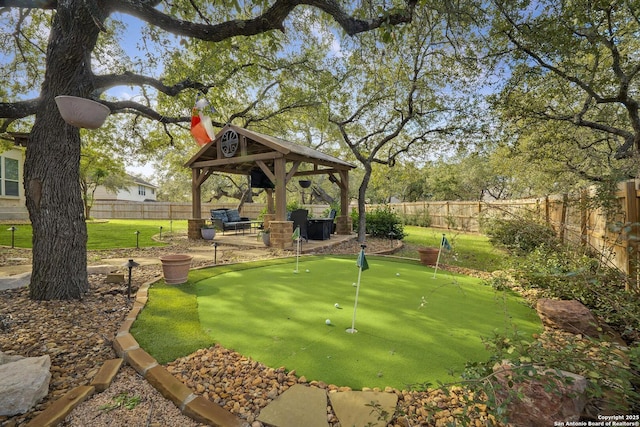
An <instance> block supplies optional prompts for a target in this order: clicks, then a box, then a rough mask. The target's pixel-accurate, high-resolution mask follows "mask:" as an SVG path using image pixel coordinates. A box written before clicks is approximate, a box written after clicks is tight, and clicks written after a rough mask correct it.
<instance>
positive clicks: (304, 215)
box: [291, 209, 309, 242]
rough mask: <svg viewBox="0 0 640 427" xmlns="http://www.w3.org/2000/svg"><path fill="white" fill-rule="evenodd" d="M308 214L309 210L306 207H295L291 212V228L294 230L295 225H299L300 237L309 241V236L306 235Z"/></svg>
mask: <svg viewBox="0 0 640 427" xmlns="http://www.w3.org/2000/svg"><path fill="white" fill-rule="evenodd" d="M308 216H309V211H308V210H306V209H296V210H295V211H293V212H291V221H293V230H294V231H295V229H296V227H300V237H301V238H303V239H304V241H305V242H308V241H309V237H308V235H307V219H308Z"/></svg>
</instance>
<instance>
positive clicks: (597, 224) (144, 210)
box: [91, 180, 640, 275]
mask: <svg viewBox="0 0 640 427" xmlns="http://www.w3.org/2000/svg"><path fill="white" fill-rule="evenodd" d="M639 184H640V181H638V180H635V181H627V182H624V183H621V184H620V185H619V187H618V191H617V192H616V194H615V197H616V203H615V204H616V206H617V210H616V211H617V212H616V213H615V214H614V215H611V214H610V218H607V217H606V215H605V213H604V211H603V210H602V209H601V208H593V207H591V206H590V204H589V203H588V200H589V196H590V195H591V194H589V193H588V192H584V193H581V194H575V195H566V194H565V195H553V196H547V197H542V198H532V199H518V200H496V201H487V202H464V201H446V202H431V201H430V202H414V203H394V204H390V205H388V206H389V207H390V208H391V209H392V210H393V211H394V212H396V213H398V214H399V215H401V216H403V217H405V218H409V219H411V218H413V219H416V218H419V217H420V216H423V215H425V214H427V215H428V216H429V218H430V220H431V226H432V227H437V228H443V229H450V230H460V231H470V232H480V231H481V229H480V225H481V221H482V218H483V217H485V216H487V215H500V216H508V215H512V214H521V213H523V212H525V211H526V212H530V213H532V214H534V215H537V216H538V217H539V218H542V219H544V221H546V222H547V223H548V224H549V225H551V226H552V227H553V228H554V230H555V231H556V233H557V234H558V236H559V237H560V238H561V239H563V241H570V242H574V243H580V244H584V245H589V246H591V247H593V248H594V249H596V250H598V251H599V252H600V253H602V254H603V256H604V257H606V258H607V259H610V261H611V263H612V264H614V265H616V266H617V267H619V268H620V269H622V270H623V271H625V272H627V273H629V274H633V275H636V265H638V264H639V261H640V257H638V241H640V233H639V232H638V223H640V215H639V212H640V200H639V198H640V191H638V188H639V186H640V185H639ZM381 206H382V205H367V210H368V211H370V210H373V209H376V208H378V207H381ZM221 207H224V208H235V207H236V205H235V204H233V203H227V204H225V203H215V204H203V205H202V218H209V217H210V214H209V212H210V210H211V209H215V208H221ZM304 207H305V208H306V209H309V216H310V217H322V216H324V213H325V212H326V210H327V209H329V206H328V205H305V206H304ZM264 209H265V204H262V203H247V204H244V205H243V207H242V209H241V210H240V213H241V215H242V216H246V217H249V218H252V219H255V218H257V217H258V216H259V215H260V213H261V212H262V211H263V210H264ZM350 209H354V207H351V208H350ZM91 216H92V217H93V218H99V219H109V218H121V219H136V218H140V219H189V218H191V203H189V202H185V203H170V202H155V203H148V202H147V203H143V202H131V201H96V202H95V203H94V205H93V208H92V209H91ZM616 223H617V224H622V225H623V226H622V227H619V228H618V229H615V228H614V229H612V228H611V227H610V225H611V224H616ZM608 225H609V227H608Z"/></svg>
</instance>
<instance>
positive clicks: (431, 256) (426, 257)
mask: <svg viewBox="0 0 640 427" xmlns="http://www.w3.org/2000/svg"><path fill="white" fill-rule="evenodd" d="M439 251H440V249H439V248H418V254H420V262H421V263H422V264H424V265H436V263H437V262H438V252H439Z"/></svg>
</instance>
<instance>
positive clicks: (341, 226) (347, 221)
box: [336, 215, 353, 234]
mask: <svg viewBox="0 0 640 427" xmlns="http://www.w3.org/2000/svg"><path fill="white" fill-rule="evenodd" d="M352 228H353V227H352V224H351V217H350V216H348V215H340V216H338V217H336V234H351V229H352Z"/></svg>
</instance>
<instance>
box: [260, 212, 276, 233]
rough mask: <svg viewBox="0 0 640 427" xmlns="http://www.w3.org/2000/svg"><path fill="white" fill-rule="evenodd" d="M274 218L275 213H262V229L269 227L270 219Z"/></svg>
mask: <svg viewBox="0 0 640 427" xmlns="http://www.w3.org/2000/svg"><path fill="white" fill-rule="evenodd" d="M275 219H276V214H264V216H263V217H262V224H263V226H264V229H265V230H266V229H268V228H269V224H271V221H273V220H275Z"/></svg>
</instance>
